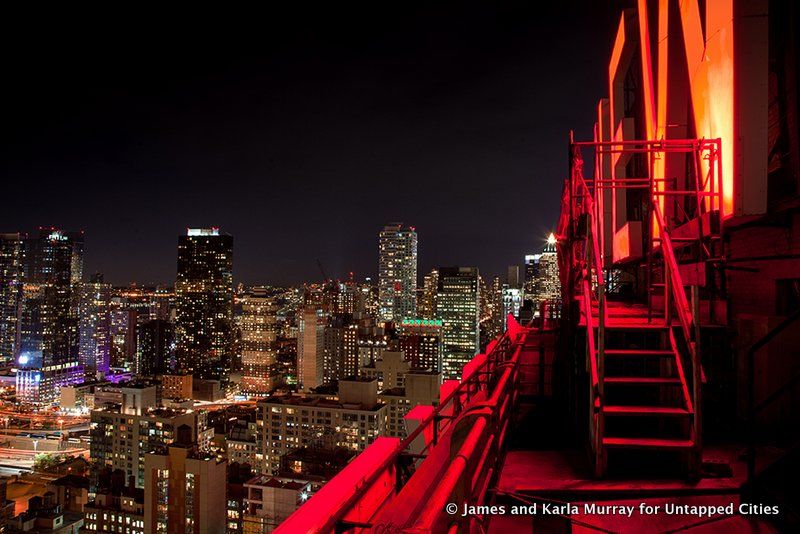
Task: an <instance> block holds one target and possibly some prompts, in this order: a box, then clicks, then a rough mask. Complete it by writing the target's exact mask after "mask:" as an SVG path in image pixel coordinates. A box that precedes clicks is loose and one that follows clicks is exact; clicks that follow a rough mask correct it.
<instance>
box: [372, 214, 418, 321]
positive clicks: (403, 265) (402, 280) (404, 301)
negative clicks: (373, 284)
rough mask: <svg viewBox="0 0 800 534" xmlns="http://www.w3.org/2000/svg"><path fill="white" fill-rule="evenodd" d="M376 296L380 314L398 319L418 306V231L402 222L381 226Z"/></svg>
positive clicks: (410, 314)
mask: <svg viewBox="0 0 800 534" xmlns="http://www.w3.org/2000/svg"><path fill="white" fill-rule="evenodd" d="M379 241H380V243H379V261H378V299H379V302H380V317H381V319H382V320H384V321H399V320H401V319H403V318H406V317H415V316H416V310H417V232H416V230H415V229H414V228H413V227H410V226H409V227H404V226H403V224H402V223H392V224H389V225H387V226H385V227H384V228H383V230H381V232H380V238H379Z"/></svg>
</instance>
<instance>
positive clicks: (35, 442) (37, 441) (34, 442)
mask: <svg viewBox="0 0 800 534" xmlns="http://www.w3.org/2000/svg"><path fill="white" fill-rule="evenodd" d="M38 450H39V440H38V439H35V440H33V452H36V451H38Z"/></svg>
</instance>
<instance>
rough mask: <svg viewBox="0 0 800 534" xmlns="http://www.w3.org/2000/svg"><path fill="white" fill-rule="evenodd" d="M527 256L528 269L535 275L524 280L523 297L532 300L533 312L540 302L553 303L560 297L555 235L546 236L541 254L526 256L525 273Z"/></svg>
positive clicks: (536, 311) (536, 310)
mask: <svg viewBox="0 0 800 534" xmlns="http://www.w3.org/2000/svg"><path fill="white" fill-rule="evenodd" d="M528 258H530V271H531V273H532V274H534V273H535V275H534V276H535V277H534V278H533V279H532V280H528V279H526V281H525V287H526V294H525V299H526V300H530V301H532V302H533V306H534V313H538V311H539V306H540V304H541V303H542V302H544V301H547V302H550V303H553V302H556V301H558V300H560V299H561V280H560V278H559V272H558V254H557V252H556V237H555V235H553V234H552V233H551V234H550V235H549V236H548V238H547V244H545V247H544V250H543V251H542V253H541V254H535V255H533V256H526V273H527V272H528V267H527V266H528ZM528 291H530V294H529V293H528Z"/></svg>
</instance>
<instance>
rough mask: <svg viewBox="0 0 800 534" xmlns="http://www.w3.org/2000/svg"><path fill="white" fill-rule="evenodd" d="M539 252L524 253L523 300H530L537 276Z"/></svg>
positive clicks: (534, 289)
mask: <svg viewBox="0 0 800 534" xmlns="http://www.w3.org/2000/svg"><path fill="white" fill-rule="evenodd" d="M540 257H541V256H540V255H539V254H526V255H525V281H524V282H523V289H524V292H523V293H524V298H525V300H532V298H533V294H534V292H535V291H536V281H537V279H538V278H539V258H540Z"/></svg>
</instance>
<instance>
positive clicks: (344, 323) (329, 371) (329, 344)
mask: <svg viewBox="0 0 800 534" xmlns="http://www.w3.org/2000/svg"><path fill="white" fill-rule="evenodd" d="M350 317H351V316H350V315H343V314H334V315H332V316H331V317H330V318H329V319H328V324H327V326H325V331H324V333H323V336H322V344H323V360H324V361H323V366H322V367H323V371H322V372H323V380H322V381H323V383H325V384H332V383H335V382H336V381H337V380H338V379H339V378H343V377H344V376H346V375H344V363H345V338H344V336H345V332H346V331H347V329H348V326H349V323H350Z"/></svg>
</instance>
